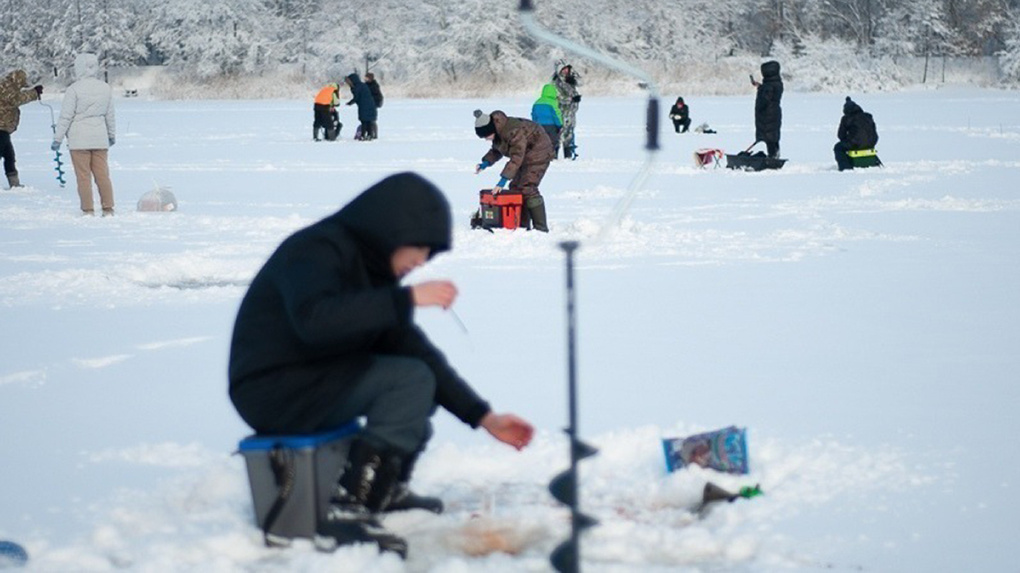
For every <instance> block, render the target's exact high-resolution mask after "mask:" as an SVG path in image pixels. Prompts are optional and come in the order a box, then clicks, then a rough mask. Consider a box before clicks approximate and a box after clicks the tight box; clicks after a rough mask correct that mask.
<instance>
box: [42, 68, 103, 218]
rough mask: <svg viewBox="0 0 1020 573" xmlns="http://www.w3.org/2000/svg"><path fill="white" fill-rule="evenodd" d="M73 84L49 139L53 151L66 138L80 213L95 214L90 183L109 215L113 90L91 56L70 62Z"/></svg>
mask: <svg viewBox="0 0 1020 573" xmlns="http://www.w3.org/2000/svg"><path fill="white" fill-rule="evenodd" d="M74 75H75V78H77V81H76V82H74V83H73V84H71V86H70V87H68V88H67V91H66V92H65V93H64V102H63V104H61V106H60V119H59V120H58V121H57V131H56V133H55V134H54V138H53V146H52V147H53V150H54V151H56V150H58V149H60V143H61V141H63V139H64V137H65V136H66V137H67V147H68V149H70V150H71V163H72V164H73V165H74V174H75V178H76V179H77V182H78V197H79V198H80V199H81V210H82V213H84V214H86V215H93V214H95V207H94V206H93V200H92V179H93V178H95V180H96V187H98V188H99V200H100V204H101V206H102V208H103V216H104V217H105V216H107V215H113V183H112V182H111V181H110V166H109V162H108V154H109V148H110V146H112V145H113V144H114V141H116V131H115V127H116V123H115V121H114V113H113V90H111V89H110V85H109V84H107V83H106V82H104V81H102V80H100V79H99V78H98V75H99V59H98V58H97V57H96V55H95V54H79V55H78V57H77V58H75V60H74Z"/></svg>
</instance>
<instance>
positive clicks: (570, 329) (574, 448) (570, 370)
mask: <svg viewBox="0 0 1020 573" xmlns="http://www.w3.org/2000/svg"><path fill="white" fill-rule="evenodd" d="M579 246H580V243H578V242H577V241H564V242H562V243H560V248H561V249H563V251H564V252H565V253H566V254H567V393H568V396H567V398H568V408H569V420H570V425H569V426H568V427H567V429H566V433H567V435H568V436H569V437H570V469H568V470H566V471H564V472H561V473H560V474H558V475H557V476H556V477H554V478H553V480H552V482H551V483H550V484H549V491H550V492H552V495H553V497H555V498H556V499H557V500H559V501H560V502H561V503H563V504H565V505H567V506H569V507H570V539H568V540H566V541H564V542H563V543H561V544H560V545H559V546H558V547H556V549H555V550H553V552H552V555H551V556H550V557H549V560H550V561H551V562H552V565H553V567H554V568H555V569H556V570H557V571H559V572H560V573H578V572H579V571H580V570H581V546H580V535H581V531H583V530H585V529H587V528H589V527H591V526H593V525H595V524H596V523H597V522H596V521H595V519H593V518H591V517H589V516H587V515H585V514H583V513H581V510H580V504H579V503H578V494H577V492H578V487H577V462H579V461H581V460H583V459H584V458H587V457H590V456H593V455H595V453H596V451H597V450H596V449H595V448H593V447H591V446H589V445H588V444H585V443H584V442H582V441H581V440H580V439H578V437H577V434H578V432H577V346H576V334H575V333H576V321H575V316H576V312H575V296H574V251H576V250H577V248H578V247H579Z"/></svg>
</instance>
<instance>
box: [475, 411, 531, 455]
mask: <svg viewBox="0 0 1020 573" xmlns="http://www.w3.org/2000/svg"><path fill="white" fill-rule="evenodd" d="M481 426H482V427H483V428H485V429H486V430H487V431H488V432H489V433H490V434H492V437H494V438H496V439H497V440H499V441H501V442H503V443H504V444H507V445H510V446H513V447H514V448H516V449H517V450H522V449H524V446H527V445H528V444H530V443H531V437H532V436H533V435H534V434H535V428H533V427H532V426H531V424H529V423H528V422H526V421H524V420H523V419H521V418H518V417H517V416H515V415H513V414H494V413H492V412H489V413H488V414H486V415H485V417H484V418H482V423H481Z"/></svg>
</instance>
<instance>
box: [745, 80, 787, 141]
mask: <svg viewBox="0 0 1020 573" xmlns="http://www.w3.org/2000/svg"><path fill="white" fill-rule="evenodd" d="M752 82H753V79H752ZM753 83H754V85H755V86H756V87H757V88H758V92H757V95H756V96H755V98H754V137H755V143H757V142H759V141H763V142H765V147H766V148H767V149H768V155H769V157H772V158H778V157H779V132H780V130H781V129H782V127H783V109H782V107H780V102H781V101H782V99H783V78H781V77H780V76H779V62H777V61H775V60H771V61H768V62H765V63H764V64H762V65H761V82H760V83H759V82H753Z"/></svg>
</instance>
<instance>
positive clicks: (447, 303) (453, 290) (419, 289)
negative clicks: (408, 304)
mask: <svg viewBox="0 0 1020 573" xmlns="http://www.w3.org/2000/svg"><path fill="white" fill-rule="evenodd" d="M456 298H457V286H456V285H454V284H453V283H452V282H450V281H428V282H423V283H419V284H416V285H414V286H412V287H411V300H412V302H414V306H441V307H443V308H444V309H447V308H450V307H451V306H453V301H454V300H455V299H456Z"/></svg>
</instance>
